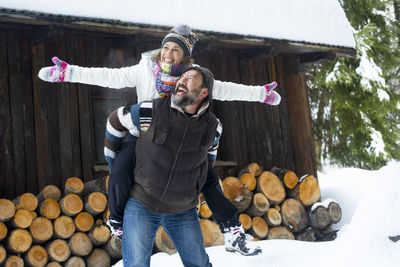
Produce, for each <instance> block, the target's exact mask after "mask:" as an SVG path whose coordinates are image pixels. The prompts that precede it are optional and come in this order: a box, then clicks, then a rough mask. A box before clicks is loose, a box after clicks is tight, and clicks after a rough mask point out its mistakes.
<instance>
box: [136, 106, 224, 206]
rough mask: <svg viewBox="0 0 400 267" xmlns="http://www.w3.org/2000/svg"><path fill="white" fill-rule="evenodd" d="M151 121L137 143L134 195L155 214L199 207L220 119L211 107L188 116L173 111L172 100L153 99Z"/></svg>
mask: <svg viewBox="0 0 400 267" xmlns="http://www.w3.org/2000/svg"><path fill="white" fill-rule="evenodd" d="M152 112H153V113H152V122H151V125H150V127H149V129H148V130H147V131H146V132H142V133H141V134H140V136H139V138H138V140H137V143H136V168H135V175H134V182H133V185H132V188H131V193H130V194H131V195H132V196H133V197H134V198H136V199H137V200H138V201H140V202H141V203H142V204H143V205H144V206H146V207H147V208H149V209H150V210H151V211H153V212H156V213H165V214H172V213H179V212H182V211H186V210H189V209H191V208H194V207H195V206H196V205H197V203H198V195H199V193H200V191H201V189H202V187H203V185H204V183H205V181H206V176H207V168H208V157H207V151H208V149H209V148H210V146H211V145H212V144H213V142H214V139H215V135H216V127H217V119H216V117H215V115H214V114H212V113H210V112H209V111H208V109H207V110H206V111H204V112H203V113H202V114H200V115H199V116H192V117H188V116H187V115H186V114H184V113H182V112H180V111H178V110H176V109H173V108H171V102H170V100H169V99H156V100H153V111H152Z"/></svg>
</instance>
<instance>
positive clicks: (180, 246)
mask: <svg viewBox="0 0 400 267" xmlns="http://www.w3.org/2000/svg"><path fill="white" fill-rule="evenodd" d="M159 225H162V226H163V227H164V229H165V231H166V232H167V234H168V236H169V237H170V238H171V239H172V241H173V242H174V244H175V247H176V249H177V250H178V253H179V256H180V257H181V260H182V263H183V265H184V266H185V267H192V266H193V267H195V266H196V267H208V266H212V265H211V263H210V261H209V258H208V255H207V253H206V250H205V248H204V242H203V235H202V232H201V228H200V223H199V218H198V215H197V212H196V209H195V208H193V209H191V210H188V211H184V212H181V213H177V214H157V213H154V212H152V211H150V210H149V209H147V208H146V207H145V206H143V205H142V204H141V203H140V202H139V201H137V200H136V199H135V198H133V197H129V199H128V202H127V203H126V206H125V213H124V222H123V229H124V234H123V236H122V257H123V263H124V267H131V266H134V267H141V266H146V267H148V266H150V257H151V254H152V249H153V245H154V238H155V235H156V232H157V229H158V226H159Z"/></svg>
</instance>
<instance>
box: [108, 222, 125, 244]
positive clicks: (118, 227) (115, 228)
mask: <svg viewBox="0 0 400 267" xmlns="http://www.w3.org/2000/svg"><path fill="white" fill-rule="evenodd" d="M107 225H108V226H109V227H110V230H111V233H112V234H113V235H115V236H117V238H118V239H120V240H122V233H123V231H122V222H120V221H117V220H113V219H111V218H109V219H108V221H107Z"/></svg>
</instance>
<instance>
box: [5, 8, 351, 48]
mask: <svg viewBox="0 0 400 267" xmlns="http://www.w3.org/2000/svg"><path fill="white" fill-rule="evenodd" d="M1 8H6V9H15V10H17V11H23V10H24V11H34V12H39V13H46V14H52V15H64V16H77V17H86V18H96V19H104V20H115V21H120V22H126V23H133V24H140V25H143V24H145V25H154V26H165V27H170V26H173V25H176V24H178V23H185V24H188V25H189V26H190V27H192V28H193V29H194V31H195V30H198V31H205V32H215V33H228V34H236V35H241V36H250V37H255V38H267V39H277V40H285V41H292V42H301V43H309V44H319V45H326V46H336V47H344V48H354V47H355V41H354V37H353V33H352V28H351V26H350V24H349V22H348V20H347V18H346V16H345V13H344V11H343V9H342V8H341V6H340V4H339V2H338V1H337V0H246V1H242V0H174V1H172V2H168V1H164V0H134V1H132V0H113V1H108V0H97V1H96V0H84V1H82V0H68V1H65V0H41V1H32V0H29V1H27V0H1V2H0V9H1Z"/></svg>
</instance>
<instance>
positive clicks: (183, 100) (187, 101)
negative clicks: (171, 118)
mask: <svg viewBox="0 0 400 267" xmlns="http://www.w3.org/2000/svg"><path fill="white" fill-rule="evenodd" d="M180 87H183V88H185V89H186V90H187V88H186V86H185V85H180ZM200 91H201V88H198V89H196V90H195V91H192V92H191V93H189V92H188V93H187V94H186V95H184V96H182V97H179V96H177V95H176V93H177V88H175V89H174V91H173V92H172V96H171V101H172V103H174V104H175V105H176V106H178V107H180V108H184V107H186V106H189V105H193V104H194V103H196V102H197V100H199V95H200Z"/></svg>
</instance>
